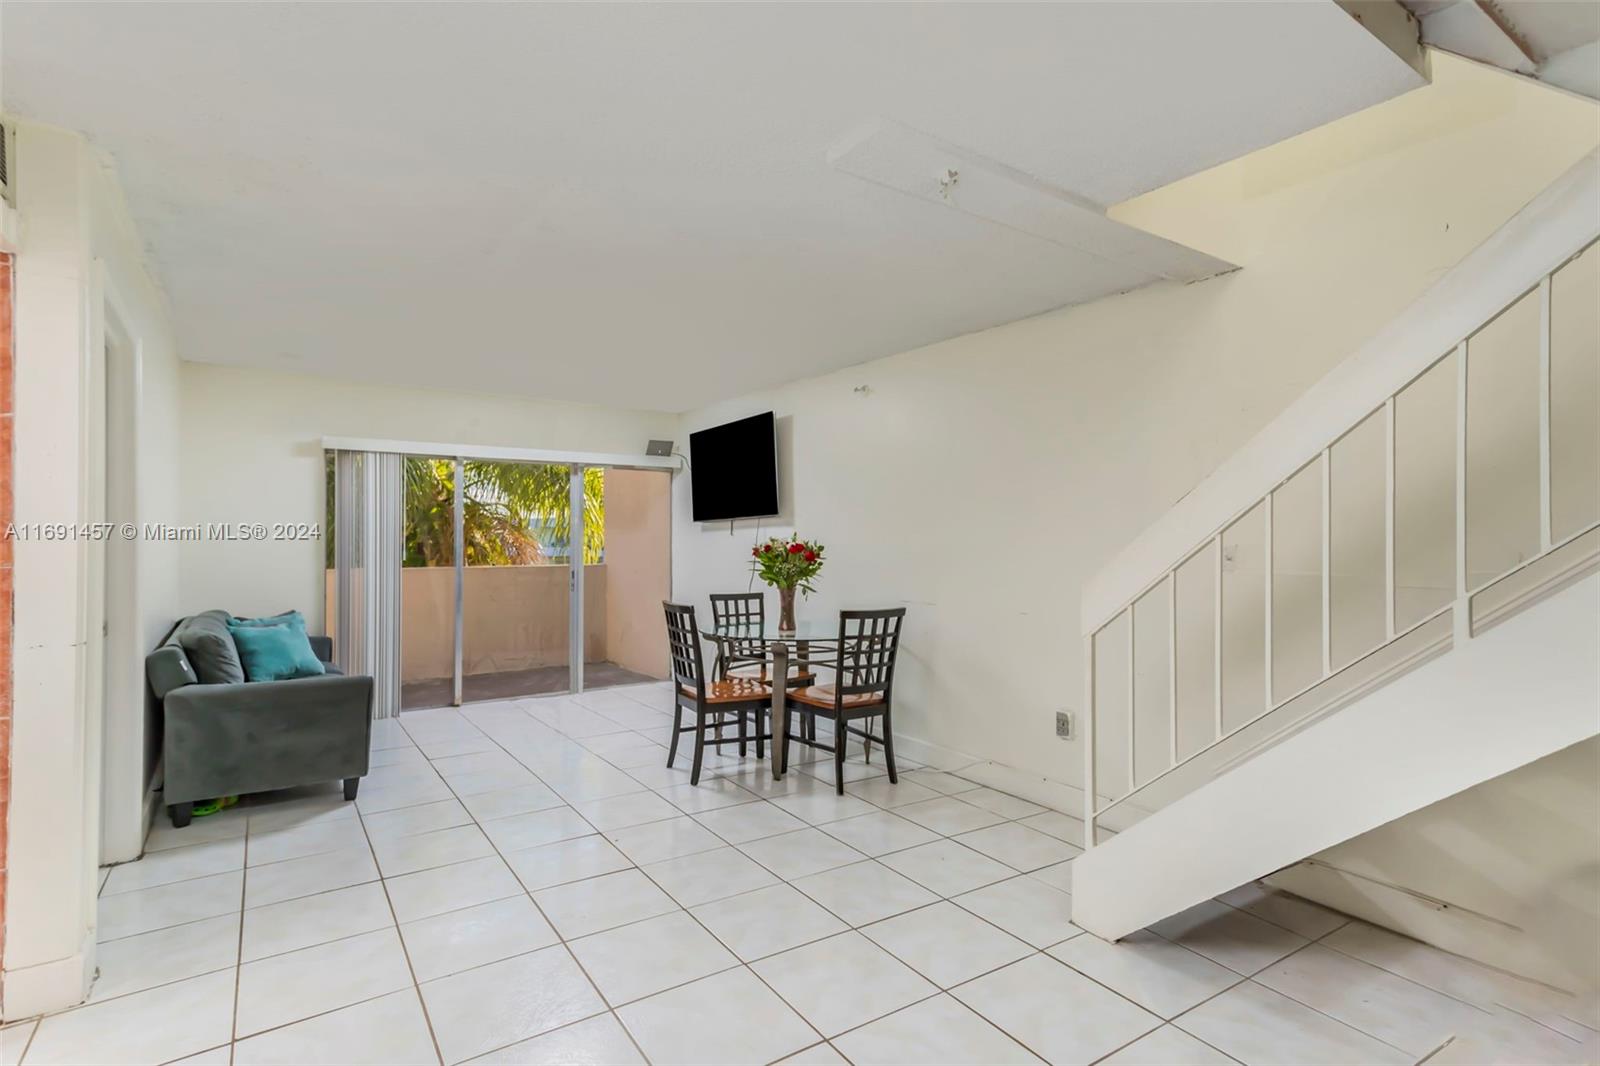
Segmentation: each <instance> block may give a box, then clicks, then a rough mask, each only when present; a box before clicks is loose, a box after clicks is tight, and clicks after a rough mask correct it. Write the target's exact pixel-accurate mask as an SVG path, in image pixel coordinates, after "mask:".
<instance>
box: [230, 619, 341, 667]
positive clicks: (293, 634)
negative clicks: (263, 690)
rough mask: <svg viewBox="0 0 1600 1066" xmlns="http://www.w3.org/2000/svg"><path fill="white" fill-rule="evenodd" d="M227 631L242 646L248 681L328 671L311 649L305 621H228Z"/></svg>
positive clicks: (241, 659)
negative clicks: (241, 622)
mask: <svg viewBox="0 0 1600 1066" xmlns="http://www.w3.org/2000/svg"><path fill="white" fill-rule="evenodd" d="M258 621H259V620H258ZM228 632H229V633H231V634H233V642H234V644H236V645H237V646H238V648H239V659H240V661H241V662H243V663H244V676H245V680H246V681H283V680H286V679H288V678H293V677H316V676H318V675H320V674H324V673H326V672H327V671H326V669H325V668H324V667H323V665H322V660H321V659H318V658H317V654H316V652H314V651H312V650H311V641H310V640H309V639H307V637H306V628H305V622H304V621H302V622H301V623H300V625H299V626H298V627H296V626H295V625H294V624H293V623H292V621H288V620H285V621H282V622H279V623H278V624H277V625H239V624H237V623H235V622H233V621H229V623H228Z"/></svg>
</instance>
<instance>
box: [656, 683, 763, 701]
mask: <svg viewBox="0 0 1600 1066" xmlns="http://www.w3.org/2000/svg"><path fill="white" fill-rule="evenodd" d="M678 691H679V692H682V693H683V694H684V695H685V696H687V697H689V698H690V699H691V700H692V699H694V698H695V697H696V696H697V695H698V694H699V693H698V692H696V690H695V688H694V686H692V685H679V686H678ZM771 696H772V687H771V686H770V685H768V684H767V683H766V682H765V681H761V680H757V679H756V678H751V677H730V678H728V679H727V680H726V681H712V682H710V683H708V684H707V685H706V699H705V701H706V703H708V704H712V703H749V702H750V701H751V700H764V699H768V698H770V697H771Z"/></svg>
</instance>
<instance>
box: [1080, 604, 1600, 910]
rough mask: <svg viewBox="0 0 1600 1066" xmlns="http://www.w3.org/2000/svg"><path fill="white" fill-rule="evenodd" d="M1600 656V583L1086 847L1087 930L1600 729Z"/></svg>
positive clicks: (1457, 651)
mask: <svg viewBox="0 0 1600 1066" xmlns="http://www.w3.org/2000/svg"><path fill="white" fill-rule="evenodd" d="M1597 648H1600V575H1595V574H1592V573H1591V574H1590V575H1589V576H1587V577H1584V578H1583V579H1581V580H1579V581H1577V582H1576V583H1574V584H1571V585H1569V586H1567V587H1566V588H1564V589H1562V590H1561V591H1559V592H1556V593H1554V594H1553V595H1551V596H1549V597H1548V598H1547V599H1544V600H1543V601H1541V602H1539V603H1536V604H1534V605H1532V606H1529V607H1527V608H1526V609H1524V610H1522V611H1521V612H1520V613H1518V614H1515V615H1513V616H1511V617H1509V618H1506V619H1504V620H1503V621H1501V622H1500V623H1499V624H1497V625H1495V626H1494V627H1493V628H1491V629H1489V630H1488V631H1487V632H1482V633H1480V634H1478V635H1477V636H1475V637H1473V638H1472V639H1471V640H1470V641H1468V642H1466V643H1465V644H1463V645H1460V646H1455V647H1452V648H1451V649H1450V650H1449V651H1448V652H1446V653H1445V654H1443V655H1441V656H1439V657H1437V658H1435V659H1433V660H1431V661H1429V662H1427V663H1425V664H1423V665H1422V666H1419V667H1417V668H1416V669H1415V670H1412V671H1411V672H1410V673H1407V674H1405V675H1404V676H1402V677H1400V678H1398V679H1397V680H1395V681H1393V682H1392V683H1390V684H1388V685H1386V686H1384V687H1383V688H1380V689H1378V690H1376V691H1374V692H1372V693H1371V694H1369V695H1367V696H1365V697H1364V698H1362V699H1360V700H1359V701H1357V702H1355V703H1353V704H1351V705H1350V706H1348V707H1346V708H1344V709H1343V710H1340V711H1339V712H1338V713H1336V714H1333V715H1331V716H1329V717H1327V718H1325V719H1323V720H1322V721H1319V722H1317V723H1315V724H1314V725H1312V726H1310V727H1308V728H1306V729H1304V730H1302V731H1301V732H1299V733H1297V734H1295V735H1293V736H1291V737H1289V738H1288V739H1286V740H1284V741H1282V742H1281V743H1279V744H1277V745H1276V746H1274V747H1272V748H1270V749H1268V750H1266V751H1264V752H1262V753H1260V754H1259V755H1257V756H1255V757H1254V758H1252V759H1250V760H1248V761H1247V762H1244V763H1243V764H1241V765H1239V766H1237V767H1235V768H1234V769H1232V770H1230V771H1228V772H1227V773H1226V774H1224V775H1223V776H1221V777H1219V778H1217V779H1216V780H1214V781H1212V782H1210V783H1208V784H1206V785H1205V786H1203V787H1201V788H1199V789H1197V790H1196V791H1194V792H1192V793H1190V794H1189V795H1187V796H1185V797H1183V798H1182V799H1179V800H1177V801H1176V802H1174V803H1172V804H1171V805H1170V806H1167V807H1165V808H1163V809H1162V810H1161V811H1159V812H1158V813H1156V814H1154V815H1152V816H1150V817H1147V818H1146V819H1144V820H1143V821H1141V822H1139V823H1138V824H1136V825H1133V826H1131V827H1129V828H1128V829H1126V830H1125V831H1123V832H1121V833H1119V834H1117V836H1116V837H1115V838H1113V839H1111V840H1109V841H1106V842H1105V843H1103V844H1100V845H1099V846H1097V847H1094V848H1092V849H1090V850H1089V851H1087V852H1085V853H1084V854H1083V855H1082V856H1080V857H1079V858H1078V859H1076V860H1075V861H1074V863H1073V921H1074V922H1075V923H1077V924H1078V925H1080V926H1082V927H1083V928H1085V929H1087V930H1089V931H1090V932H1092V933H1095V934H1097V935H1098V936H1101V937H1104V938H1106V939H1111V940H1115V939H1120V938H1122V937H1124V936H1127V935H1128V934H1129V933H1132V932H1135V931H1136V930H1139V929H1142V928H1144V927H1145V926H1148V925H1150V924H1151V923H1153V922H1157V921H1160V920H1161V919H1162V918H1165V917H1168V916H1170V915H1172V914H1176V913H1177V912H1179V911H1181V910H1184V909H1186V908H1188V907H1190V906H1193V905H1194V904H1196V903H1199V902H1200V901H1202V900H1205V899H1210V898H1212V897H1214V896H1218V895H1221V894H1222V893H1223V892H1226V891H1228V890H1230V889H1233V888H1236V887H1238V886H1239V885H1242V884H1244V883H1245V882H1247V881H1251V880H1254V879H1256V878H1260V877H1263V876H1266V875H1267V874H1270V873H1272V872H1273V871H1276V870H1279V869H1281V868H1283V867H1285V866H1288V865H1290V864H1291V863H1294V862H1298V861H1299V860H1301V859H1304V858H1306V857H1307V856H1310V855H1314V854H1316V853H1317V852H1320V851H1322V850H1324V849H1326V848H1329V847H1332V846H1333V845H1335V844H1339V843H1342V842H1343V841H1346V840H1349V839H1351V838H1352V837H1355V836H1358V835H1360V834H1362V833H1365V832H1367V831H1369V830H1371V829H1374V828H1376V827H1378V826H1380V825H1383V824H1385V823H1387V822H1390V821H1393V820H1394V819H1396V818H1400V817H1402V816H1404V815H1406V814H1409V813H1411V812H1413V811H1416V810H1420V809H1421V808H1423V807H1426V806H1428V805H1429V804H1432V803H1435V802H1437V801H1439V800H1442V799H1444V798H1446V797H1448V796H1452V795H1454V794H1456V793H1458V792H1460V791H1462V790H1464V789H1467V788H1470V787H1471V786H1473V785H1475V784H1478V783H1479V782H1482V781H1487V780H1489V779H1491V778H1494V777H1498V776H1499V775H1501V774H1505V773H1509V772H1510V771H1512V770H1515V769H1517V768H1518V767H1520V766H1523V765H1526V764H1527V763H1530V762H1533V761H1534V760H1535V759H1539V758H1542V757H1544V756H1546V755H1549V754H1551V753H1553V752H1556V751H1560V750H1561V749H1563V748H1566V747H1568V746H1569V745H1572V744H1576V743H1578V742H1579V741H1582V740H1585V739H1587V738H1589V737H1592V736H1595V735H1597V734H1600V667H1597V664H1596V649H1597Z"/></svg>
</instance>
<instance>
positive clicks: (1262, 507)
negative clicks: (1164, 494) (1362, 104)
mask: <svg viewBox="0 0 1600 1066" xmlns="http://www.w3.org/2000/svg"><path fill="white" fill-rule="evenodd" d="M1597 237H1600V158H1597V157H1596V156H1595V155H1593V154H1591V155H1590V156H1588V157H1587V158H1585V159H1584V160H1582V161H1581V162H1580V163H1579V164H1578V165H1577V166H1575V167H1574V168H1573V169H1572V170H1571V171H1569V172H1568V173H1567V174H1566V175H1564V176H1563V178H1562V179H1561V180H1560V181H1558V182H1557V183H1556V184H1555V185H1553V186H1552V187H1551V188H1550V189H1548V190H1546V191H1545V192H1544V193H1543V194H1542V195H1541V196H1540V197H1539V198H1538V199H1536V200H1535V201H1533V202H1532V203H1530V204H1529V205H1527V206H1526V207H1525V208H1524V209H1523V210H1522V211H1521V212H1519V213H1518V214H1517V216H1516V217H1514V218H1513V219H1512V220H1510V221H1509V222H1508V223H1507V224H1506V225H1505V226H1503V227H1502V228H1501V229H1500V230H1499V231H1498V232H1497V233H1496V234H1495V235H1494V236H1492V237H1491V238H1490V239H1489V240H1488V241H1486V242H1485V243H1484V244H1483V245H1482V246H1480V247H1479V248H1478V249H1476V250H1475V251H1474V252H1473V253H1472V254H1471V255H1469V256H1468V257H1467V258H1466V259H1464V260H1463V261H1462V262H1461V263H1459V264H1457V265H1456V266H1455V267H1454V268H1452V269H1451V270H1450V271H1449V272H1448V273H1447V274H1446V275H1445V276H1443V277H1442V278H1441V279H1440V280H1439V282H1438V283H1437V284H1436V285H1435V286H1434V287H1433V288H1432V289H1430V290H1429V292H1427V293H1426V294H1425V295H1424V296H1423V297H1422V298H1421V299H1419V300H1418V301H1417V302H1416V303H1415V304H1414V305H1412V306H1411V307H1410V308H1409V309H1407V311H1405V312H1404V313H1403V314H1402V315H1401V316H1400V317H1399V318H1397V319H1396V320H1395V321H1394V322H1393V323H1391V324H1390V326H1389V327H1387V328H1386V329H1385V330H1384V331H1383V332H1382V333H1380V334H1379V335H1378V336H1376V337H1374V338H1373V339H1372V340H1371V341H1369V342H1368V343H1367V344H1366V345H1365V346H1364V347H1363V348H1362V349H1361V350H1359V351H1358V352H1356V353H1355V354H1354V355H1353V356H1352V357H1351V358H1349V359H1348V360H1346V362H1345V363H1343V364H1342V365H1341V366H1340V367H1338V368H1337V369H1336V370H1335V371H1334V372H1332V373H1331V374H1329V375H1328V377H1327V378H1325V379H1324V380H1323V381H1322V382H1320V383H1319V384H1318V385H1316V386H1315V387H1314V388H1312V389H1311V390H1310V391H1309V392H1307V393H1306V395H1305V396H1303V397H1302V398H1301V399H1300V400H1299V401H1297V402H1296V403H1295V404H1294V405H1293V406H1291V407H1290V408H1289V409H1288V410H1287V411H1285V412H1284V414H1283V415H1282V416H1280V417H1279V418H1278V419H1277V420H1275V421H1274V422H1273V423H1272V424H1271V425H1269V426H1268V427H1267V428H1266V429H1264V430H1263V431H1262V432H1261V433H1260V434H1259V435H1258V436H1257V437H1256V438H1255V439H1254V440H1252V441H1251V443H1250V444H1248V445H1247V446H1246V447H1245V448H1244V449H1242V450H1241V451H1240V452H1239V453H1238V454H1236V455H1235V456H1234V457H1233V458H1232V459H1230V460H1229V462H1228V463H1226V464H1225V465H1224V466H1223V467H1221V468H1220V469H1219V470H1217V471H1216V472H1215V473H1214V474H1213V475H1212V476H1211V477H1209V478H1207V479H1206V481H1205V482H1204V483H1202V484H1201V485H1200V486H1199V487H1197V488H1196V489H1195V491H1193V492H1192V493H1190V494H1189V495H1188V496H1187V497H1185V498H1184V499H1183V500H1182V501H1180V502H1179V503H1178V505H1177V506H1176V507H1174V508H1173V509H1172V510H1171V511H1170V512H1169V513H1168V514H1167V515H1165V516H1164V517H1163V518H1162V519H1161V520H1160V521H1159V522H1157V523H1156V524H1155V525H1154V526H1152V527H1151V528H1150V529H1149V530H1147V531H1145V533H1144V534H1142V535H1141V536H1140V537H1139V538H1137V539H1136V540H1135V541H1134V542H1133V543H1131V544H1130V545H1129V546H1128V547H1127V548H1126V549H1125V550H1124V551H1123V552H1122V553H1120V554H1119V556H1118V557H1117V558H1116V559H1114V560H1113V561H1112V562H1111V563H1110V564H1109V565H1108V566H1107V567H1106V568H1105V569H1104V570H1102V571H1101V573H1100V574H1099V575H1097V577H1096V578H1095V580H1094V581H1092V582H1091V584H1090V586H1089V588H1088V589H1087V591H1086V593H1085V596H1084V602H1083V630H1084V634H1085V637H1084V641H1085V647H1084V661H1085V663H1086V664H1087V669H1086V680H1085V694H1084V705H1085V707H1086V714H1085V724H1086V728H1085V731H1084V741H1085V743H1084V747H1085V752H1086V757H1085V768H1084V770H1085V774H1084V777H1085V788H1084V795H1085V811H1084V823H1085V845H1086V849H1087V850H1086V851H1085V853H1084V854H1083V855H1082V856H1080V857H1079V858H1078V859H1077V860H1076V861H1075V862H1074V868H1073V921H1074V922H1075V923H1077V924H1078V925H1080V926H1082V927H1084V928H1085V929H1087V930H1089V931H1090V932H1093V933H1095V934H1097V935H1099V936H1101V937H1104V938H1107V939H1119V938H1121V937H1124V936H1127V935H1128V934H1129V933H1132V932H1134V931H1136V930H1138V929H1141V928H1144V927H1145V926H1148V925H1150V924H1152V923H1154V922H1157V921H1160V920H1161V919H1163V918H1166V917H1168V916H1170V915H1173V914H1175V913H1177V912H1179V911H1182V910H1184V909H1186V908H1188V907H1190V906H1193V905H1195V904H1197V903H1200V902H1202V901H1204V900H1206V899H1209V898H1211V897H1214V896H1217V895H1220V894H1221V893H1223V892H1226V891H1228V890H1230V889H1233V888H1236V887H1238V886H1240V885H1242V884H1245V883H1247V882H1249V881H1252V880H1255V879H1257V878H1261V877H1264V876H1267V875H1269V874H1271V873H1273V872H1275V871H1278V870H1280V869H1282V868H1284V867H1287V866H1290V865H1292V864H1294V863H1297V862H1299V861H1301V860H1303V859H1306V858H1307V857H1309V856H1312V855H1314V854H1316V853H1318V852H1320V851H1323V850H1324V849H1326V848H1329V847H1332V846H1334V845H1336V844H1339V843H1342V842H1344V841H1347V840H1350V839H1351V838H1353V837H1356V836H1359V835H1360V834H1362V833H1365V832H1367V831H1369V830H1371V829H1374V828H1376V827H1378V826H1380V825H1383V824H1385V823H1388V822H1391V821H1394V820H1395V819H1398V818H1402V817H1404V816H1405V815H1407V814H1410V813H1412V812H1414V811H1417V810H1420V809H1421V808H1423V807H1426V806H1428V805H1430V804H1433V803H1436V802H1438V801H1439V800H1442V799H1445V798H1447V797H1449V796H1452V795H1455V794H1456V793H1458V792H1461V791H1463V790H1464V789H1467V788H1470V787H1472V786H1473V785H1476V784H1478V783H1480V782H1483V781H1487V780H1490V779H1492V778H1494V777H1497V776H1499V775H1501V774H1505V773H1508V772H1510V771H1512V770H1515V769H1517V768H1518V767H1521V766H1524V765H1526V764H1528V763H1530V762H1533V761H1534V760H1537V759H1540V758H1542V757H1544V756H1546V755H1549V754H1552V753H1554V752H1557V751H1560V750H1561V749H1563V748H1566V747H1568V746H1570V745H1572V744H1576V743H1579V742H1581V741H1583V740H1585V739H1588V738H1590V737H1593V736H1596V735H1597V734H1600V670H1597V666H1596V649H1597V648H1600V572H1597V571H1600V436H1597V433H1600V431H1597V430H1596V429H1595V426H1596V423H1597V422H1600V312H1597V311H1596V302H1597V301H1596V292H1597V291H1600V246H1597V245H1596V244H1595V242H1596V239H1597ZM1108 830H1115V833H1114V835H1112V834H1110V833H1109V832H1108Z"/></svg>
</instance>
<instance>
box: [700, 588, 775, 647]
mask: <svg viewBox="0 0 1600 1066" xmlns="http://www.w3.org/2000/svg"><path fill="white" fill-rule="evenodd" d="M766 620H767V598H766V596H764V595H762V594H761V593H759V592H713V593H712V594H711V624H712V625H713V626H715V627H716V628H717V629H718V630H719V631H721V630H728V629H739V628H742V627H749V629H750V631H751V632H752V633H755V634H757V635H756V636H755V637H753V638H752V639H749V640H729V641H724V642H723V646H724V651H723V656H724V657H725V658H726V659H727V660H728V661H729V662H738V661H739V660H741V659H765V658H766V657H767V642H766V641H765V640H762V639H761V638H760V633H761V632H762V628H763V627H764V626H765V624H766Z"/></svg>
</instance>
